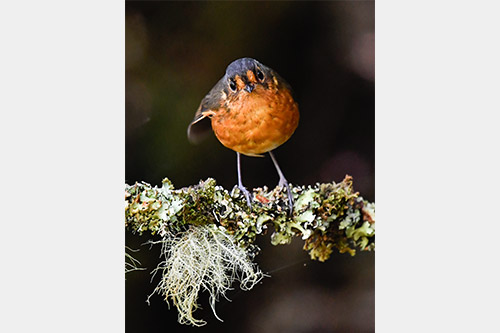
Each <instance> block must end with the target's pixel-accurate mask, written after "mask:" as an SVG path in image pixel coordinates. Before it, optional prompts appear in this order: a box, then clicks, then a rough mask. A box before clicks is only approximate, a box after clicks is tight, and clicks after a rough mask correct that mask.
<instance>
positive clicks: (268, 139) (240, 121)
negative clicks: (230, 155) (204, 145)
mask: <svg viewBox="0 0 500 333" xmlns="http://www.w3.org/2000/svg"><path fill="white" fill-rule="evenodd" d="M298 124H299V108H298V105H297V103H296V102H295V101H294V100H293V98H292V96H291V94H290V92H289V91H288V90H287V89H284V88H282V89H279V90H277V89H265V88H264V87H262V86H260V85H259V86H256V87H255V89H254V90H253V91H252V92H251V93H248V92H246V91H241V92H240V93H239V94H238V96H237V98H235V99H234V100H233V101H231V102H230V103H228V109H224V108H222V109H220V110H219V111H218V112H217V113H216V114H215V115H214V116H213V118H212V128H213V130H214V132H215V136H216V137H217V138H218V139H219V141H220V142H221V143H222V144H223V145H224V146H226V147H228V148H230V149H232V150H234V151H237V152H239V153H242V154H244V155H259V154H263V153H266V152H268V151H271V150H273V149H275V148H276V147H278V146H280V145H281V144H283V143H284V142H286V141H287V140H288V139H289V138H290V137H291V136H292V134H293V132H294V131H295V129H296V128H297V126H298Z"/></svg>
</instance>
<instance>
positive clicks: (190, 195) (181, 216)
mask: <svg viewBox="0 0 500 333" xmlns="http://www.w3.org/2000/svg"><path fill="white" fill-rule="evenodd" d="M292 195H293V199H294V208H293V214H292V216H289V213H288V201H287V197H286V191H285V190H284V189H282V188H280V187H276V188H274V189H272V190H269V189H268V188H267V187H263V188H256V189H254V190H253V204H252V209H251V210H250V209H249V207H248V206H247V203H246V201H245V198H244V196H243V195H242V194H241V193H240V191H239V190H238V188H235V189H234V190H233V191H232V193H230V192H229V191H228V190H226V189H224V188H222V187H221V186H218V185H217V184H216V182H215V180H214V179H212V178H209V179H207V180H205V181H200V183H199V184H198V185H194V186H190V187H185V188H181V189H174V187H173V185H172V183H171V182H170V181H169V180H168V179H164V180H163V184H162V186H161V187H156V186H155V187H152V186H151V185H149V184H147V183H136V184H134V185H126V186H125V199H126V201H125V225H126V227H127V228H128V229H129V230H130V231H132V232H134V233H136V232H137V233H140V234H142V233H143V232H145V231H149V232H151V233H152V234H160V235H164V234H166V233H167V232H174V233H175V232H178V231H181V230H186V229H187V227H188V226H189V225H208V224H214V225H217V226H221V227H223V228H224V229H225V230H227V231H228V232H229V233H230V234H231V235H233V236H234V238H235V240H236V241H237V242H238V243H239V245H240V246H242V247H244V248H247V247H248V246H252V245H253V242H254V241H255V238H256V236H257V235H261V234H264V233H265V232H267V230H268V229H269V227H271V226H273V227H274V231H273V234H272V236H271V241H272V244H273V245H278V244H288V243H290V242H291V240H292V238H293V237H295V236H298V237H301V238H302V239H303V240H305V244H304V249H305V250H307V251H308V252H309V254H310V256H311V259H317V260H319V261H325V260H327V259H328V258H329V257H330V254H331V253H332V250H333V248H337V249H338V251H339V252H340V253H345V252H347V253H349V254H351V255H354V254H355V253H356V249H358V250H361V251H369V250H373V249H374V248H375V204H374V203H370V202H368V201H366V200H364V199H363V198H362V197H361V196H359V194H358V193H357V192H354V190H353V184H352V177H351V176H346V177H345V179H344V180H343V181H342V182H340V183H324V184H316V185H315V186H307V187H305V186H293V187H292Z"/></svg>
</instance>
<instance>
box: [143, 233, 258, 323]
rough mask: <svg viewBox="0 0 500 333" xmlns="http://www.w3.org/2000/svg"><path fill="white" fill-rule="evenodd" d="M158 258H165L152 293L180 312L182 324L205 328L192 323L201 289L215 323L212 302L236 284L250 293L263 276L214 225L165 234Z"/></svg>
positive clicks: (231, 240)
mask: <svg viewBox="0 0 500 333" xmlns="http://www.w3.org/2000/svg"><path fill="white" fill-rule="evenodd" d="M150 243H151V244H157V243H161V244H162V249H161V256H163V257H164V258H165V260H164V261H162V262H161V263H160V264H159V265H158V267H156V268H155V269H154V270H153V272H152V273H153V278H154V276H155V275H156V273H158V272H160V273H161V280H160V282H159V283H158V285H157V286H156V288H155V290H154V291H153V293H152V294H151V295H150V296H149V297H148V300H147V302H148V304H149V298H150V297H151V296H152V295H153V294H154V293H158V294H159V295H161V296H163V297H164V298H165V300H166V301H167V303H169V300H171V301H172V302H173V304H174V305H175V307H176V308H177V310H178V312H179V317H178V321H179V323H181V324H191V325H194V326H202V325H205V324H206V322H205V321H204V320H199V319H195V318H194V317H193V312H194V311H195V310H196V309H197V308H198V307H199V305H198V303H197V299H198V293H199V291H200V289H203V290H206V291H208V293H209V294H210V306H211V308H212V311H213V313H214V315H215V317H216V318H217V319H219V320H220V321H222V319H220V318H219V317H218V316H217V313H216V311H215V302H217V301H218V300H219V297H220V296H221V295H222V296H223V297H225V298H226V299H227V297H226V296H225V293H226V291H227V290H228V289H230V288H231V285H232V283H233V282H234V281H235V280H236V281H239V282H240V288H241V289H243V290H250V289H252V287H253V286H254V285H255V284H256V283H258V282H259V281H260V280H261V279H262V278H263V277H264V274H263V273H262V271H260V269H259V268H258V267H257V265H256V264H255V263H253V262H252V261H251V258H250V257H249V254H248V253H247V252H246V251H245V250H244V249H243V248H241V247H240V246H238V245H236V242H235V240H234V239H233V237H232V236H231V235H230V234H228V233H227V232H226V231H225V230H223V229H219V228H217V227H216V226H215V225H203V226H194V225H193V226H191V227H190V228H189V229H188V230H187V231H184V232H182V233H180V234H176V235H174V234H172V233H166V234H165V235H164V236H163V239H162V240H161V241H157V242H150Z"/></svg>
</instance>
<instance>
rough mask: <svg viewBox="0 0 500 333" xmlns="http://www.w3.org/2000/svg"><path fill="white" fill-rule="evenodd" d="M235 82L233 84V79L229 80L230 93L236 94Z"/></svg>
mask: <svg viewBox="0 0 500 333" xmlns="http://www.w3.org/2000/svg"><path fill="white" fill-rule="evenodd" d="M236 88H237V86H236V82H234V80H233V79H229V89H231V90H232V91H234V92H236Z"/></svg>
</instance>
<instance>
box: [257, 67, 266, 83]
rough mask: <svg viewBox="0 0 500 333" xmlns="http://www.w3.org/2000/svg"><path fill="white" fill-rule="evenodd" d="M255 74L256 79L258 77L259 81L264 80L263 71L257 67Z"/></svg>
mask: <svg viewBox="0 0 500 333" xmlns="http://www.w3.org/2000/svg"><path fill="white" fill-rule="evenodd" d="M255 75H256V76H257V79H259V81H260V82H262V81H264V79H265V78H266V77H265V75H264V73H262V71H261V70H260V69H259V68H256V69H255Z"/></svg>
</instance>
